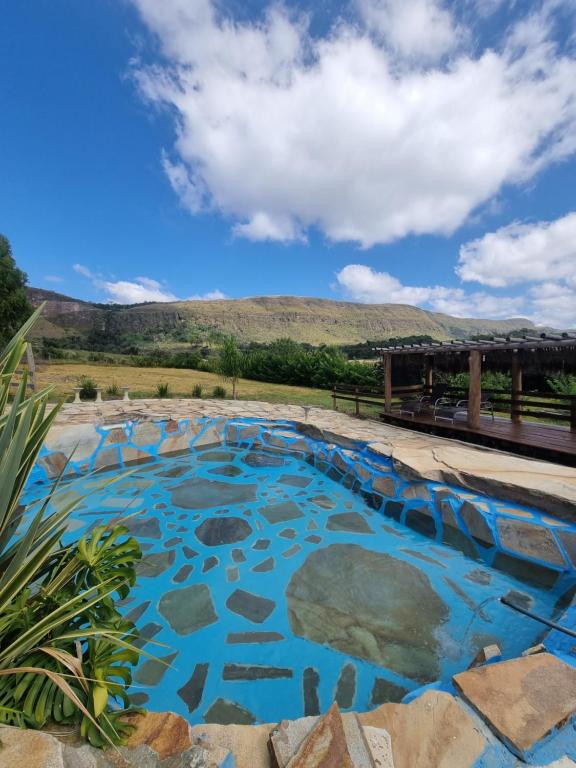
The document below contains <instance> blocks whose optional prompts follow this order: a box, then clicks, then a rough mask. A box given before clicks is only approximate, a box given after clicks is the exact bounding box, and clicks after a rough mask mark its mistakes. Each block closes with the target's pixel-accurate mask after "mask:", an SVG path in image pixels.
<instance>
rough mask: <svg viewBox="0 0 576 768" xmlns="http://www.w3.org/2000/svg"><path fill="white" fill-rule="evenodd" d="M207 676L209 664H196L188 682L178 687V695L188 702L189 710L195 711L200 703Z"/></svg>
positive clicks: (185, 702)
mask: <svg viewBox="0 0 576 768" xmlns="http://www.w3.org/2000/svg"><path fill="white" fill-rule="evenodd" d="M207 677H208V664H196V666H195V667H194V671H193V672H192V675H191V677H190V679H189V680H188V682H187V683H186V684H185V685H183V686H182V688H179V689H178V696H180V698H181V699H182V701H183V702H184V704H186V707H187V708H188V712H194V710H196V709H197V708H198V706H199V705H200V702H201V701H202V694H203V693H204V686H205V685H206V678H207Z"/></svg>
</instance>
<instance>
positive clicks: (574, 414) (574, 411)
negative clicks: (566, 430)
mask: <svg viewBox="0 0 576 768" xmlns="http://www.w3.org/2000/svg"><path fill="white" fill-rule="evenodd" d="M570 431H571V432H576V399H574V398H573V399H572V400H571V401H570Z"/></svg>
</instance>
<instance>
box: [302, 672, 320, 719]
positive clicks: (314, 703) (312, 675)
mask: <svg viewBox="0 0 576 768" xmlns="http://www.w3.org/2000/svg"><path fill="white" fill-rule="evenodd" d="M319 684H320V675H319V674H318V672H317V671H316V670H315V669H314V668H313V667H306V669H305V670H304V675H303V677H302V690H303V694H304V715H305V716H308V715H319V714H320V702H319V701H318V685H319Z"/></svg>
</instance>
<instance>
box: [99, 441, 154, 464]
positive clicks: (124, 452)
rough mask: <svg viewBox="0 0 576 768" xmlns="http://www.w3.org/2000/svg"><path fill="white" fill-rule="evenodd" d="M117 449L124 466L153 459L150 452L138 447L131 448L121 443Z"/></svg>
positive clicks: (144, 462)
mask: <svg viewBox="0 0 576 768" xmlns="http://www.w3.org/2000/svg"><path fill="white" fill-rule="evenodd" d="M119 450H120V456H121V457H122V462H123V464H124V466H125V467H129V466H131V465H132V464H146V463H147V462H149V461H154V456H152V455H151V454H150V453H146V451H140V450H138V448H132V446H131V445H123V446H121V447H120V449H119ZM100 453H101V451H100ZM98 455H100V454H98Z"/></svg>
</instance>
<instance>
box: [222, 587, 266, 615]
mask: <svg viewBox="0 0 576 768" xmlns="http://www.w3.org/2000/svg"><path fill="white" fill-rule="evenodd" d="M226 606H227V607H228V609H229V610H231V611H232V612H233V613H238V614H239V615H240V616H244V618H245V619H248V621H251V622H253V623H254V624H261V623H262V622H263V621H265V620H266V619H267V618H268V616H270V614H271V613H272V611H273V610H274V608H275V607H276V603H275V602H274V600H268V598H267V597H261V596H260V595H254V594H252V593H251V592H246V591H245V590H243V589H237V590H236V591H235V592H233V593H232V594H231V595H230V597H229V598H228V600H226Z"/></svg>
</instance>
